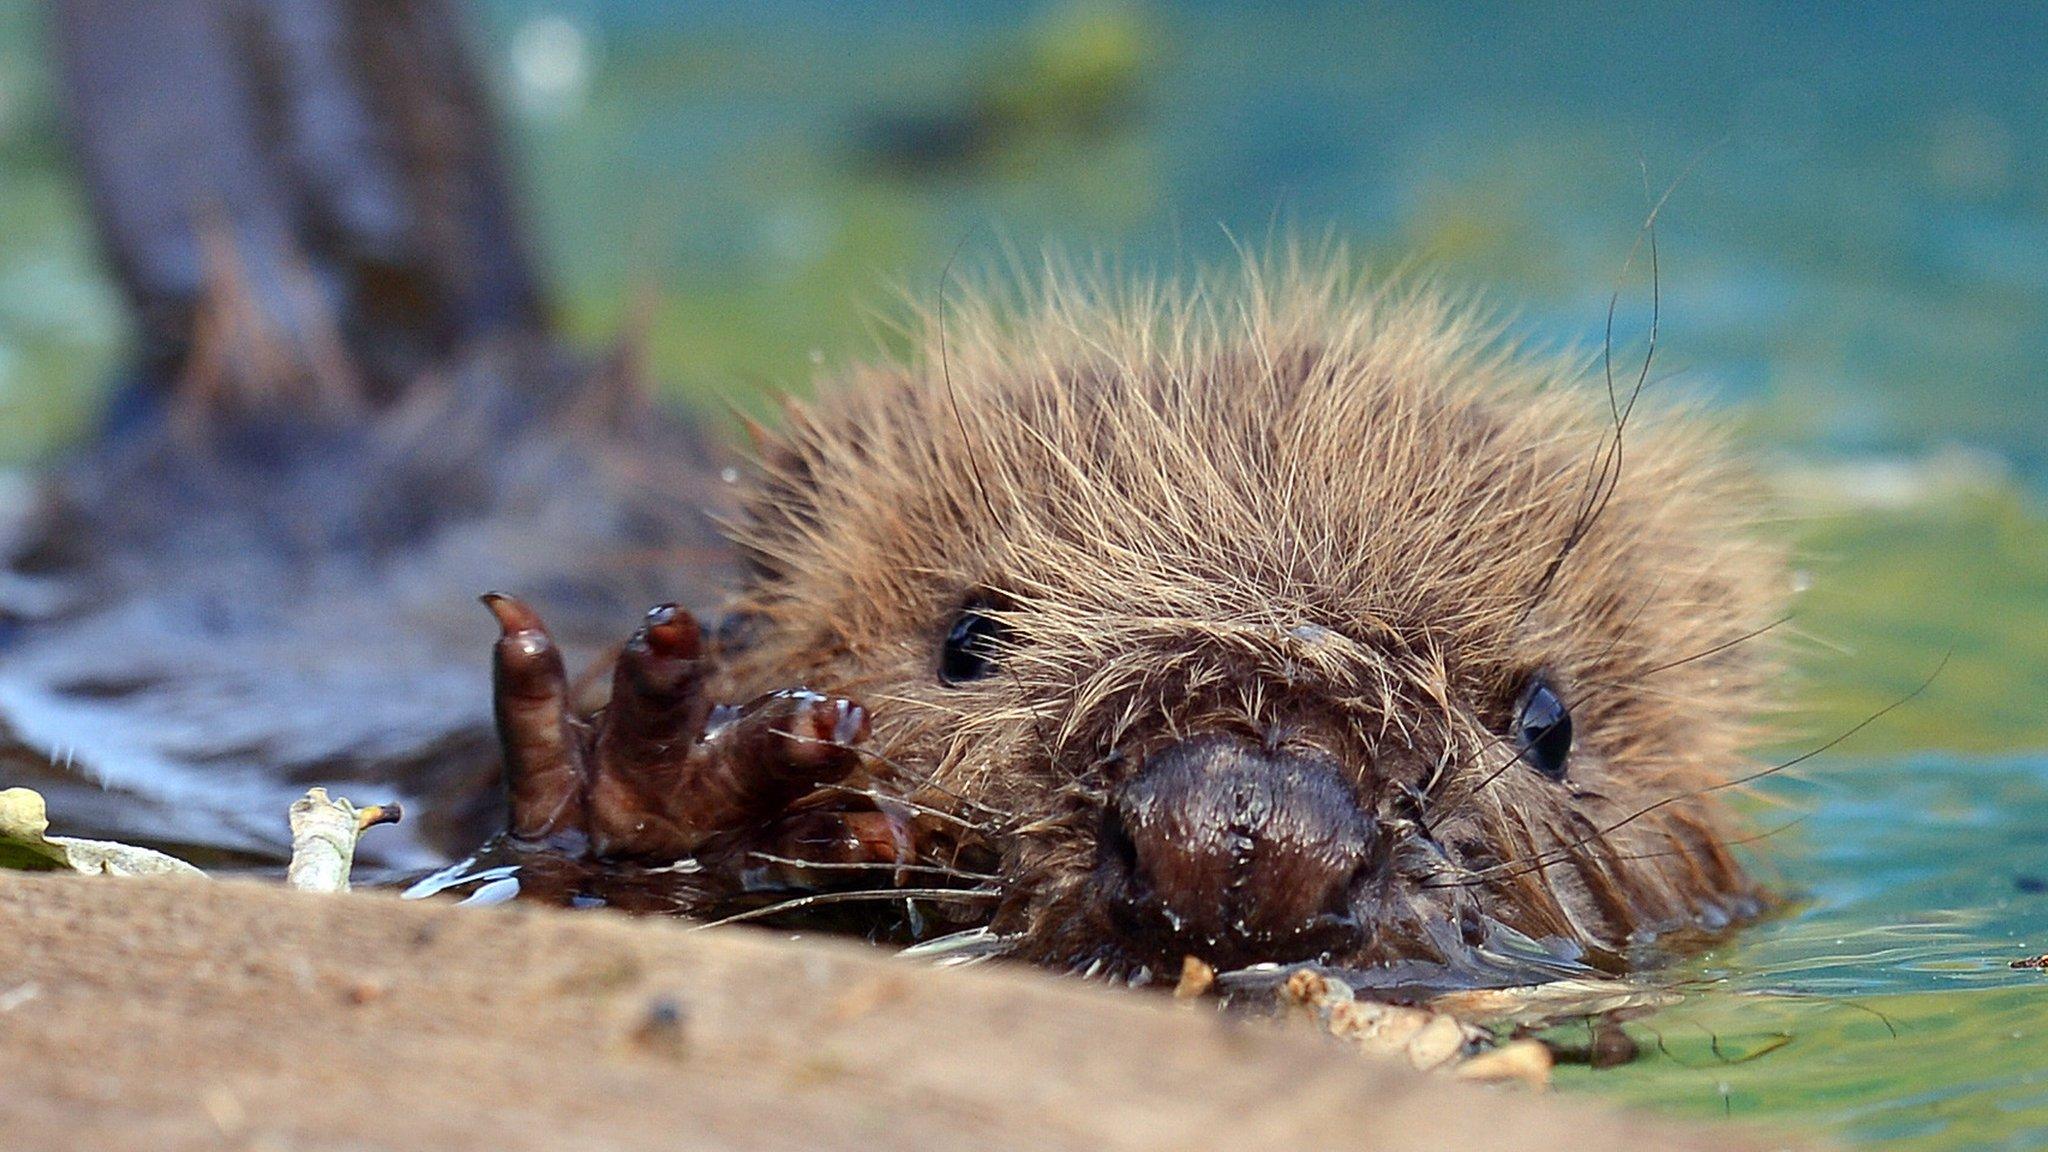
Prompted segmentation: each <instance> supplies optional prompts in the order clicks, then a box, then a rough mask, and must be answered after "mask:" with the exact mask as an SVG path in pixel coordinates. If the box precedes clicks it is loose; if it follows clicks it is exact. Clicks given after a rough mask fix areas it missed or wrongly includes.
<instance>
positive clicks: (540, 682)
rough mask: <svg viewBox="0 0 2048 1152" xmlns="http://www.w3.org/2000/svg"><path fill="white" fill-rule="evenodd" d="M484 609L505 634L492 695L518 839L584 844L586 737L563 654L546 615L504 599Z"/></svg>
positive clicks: (495, 653)
mask: <svg viewBox="0 0 2048 1152" xmlns="http://www.w3.org/2000/svg"><path fill="white" fill-rule="evenodd" d="M483 602H484V607H486V608H489V609H490V610H491V615H492V616H495V617H496V618H497V620H498V628H499V635H498V642H497V643H496V644H495V645H493V646H492V648H491V688H492V697H493V703H494V705H495V708H494V710H495V713H496V716H497V722H498V742H499V744H500V746H501V747H502V748H503V749H504V753H505V784H506V789H507V791H508V792H509V793H510V797H511V806H512V818H511V833H512V835H513V836H515V837H518V838H519V839H521V840H547V841H560V840H562V839H563V838H564V837H577V838H580V837H582V836H584V835H585V833H586V829H587V825H588V817H587V813H586V812H585V804H584V778H585V771H584V758H583V733H582V732H581V731H579V728H580V725H578V723H577V722H576V720H575V718H574V717H572V716H571V715H570V714H569V680H568V674H567V672H566V671H565V670H564V669H563V666H562V651H561V649H560V648H558V647H556V646H555V640H554V637H552V636H550V635H548V630H547V626H546V625H544V624H542V623H541V619H540V615H539V613H536V612H535V611H534V610H533V609H532V608H529V607H527V606H526V605H525V604H524V603H522V602H520V601H518V600H516V599H514V598H512V597H510V596H506V595H503V594H501V593H498V592H489V593H486V594H485V595H484V596H483ZM563 846H564V847H566V846H568V845H563Z"/></svg>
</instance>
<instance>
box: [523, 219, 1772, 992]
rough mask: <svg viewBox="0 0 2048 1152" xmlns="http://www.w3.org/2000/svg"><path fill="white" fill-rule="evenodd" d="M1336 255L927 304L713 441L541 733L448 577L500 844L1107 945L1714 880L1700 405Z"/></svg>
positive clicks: (1654, 908)
mask: <svg viewBox="0 0 2048 1152" xmlns="http://www.w3.org/2000/svg"><path fill="white" fill-rule="evenodd" d="M1340 263H1341V261H1335V260H1311V261H1304V260H1302V259H1300V258H1294V259H1289V260H1287V261H1285V262H1284V263H1282V264H1277V265H1274V266H1272V267H1270V268H1267V269H1265V270H1260V269H1258V268H1251V269H1248V270H1247V271H1245V272H1244V273H1243V274H1241V275H1239V276H1235V277H1224V278H1221V279H1215V280H1209V281H1205V282H1202V283H1200V284H1199V285H1198V286H1196V287H1195V288H1193V289H1191V290H1188V291H1186V292H1185V293H1178V292H1176V291H1175V290H1173V289H1170V288H1154V289H1144V290H1139V291H1136V292H1133V293H1130V294H1122V295H1120V294H1116V293H1114V292H1112V291H1110V290H1108V289H1106V288H1105V287H1104V286H1102V285H1099V284H1094V283H1090V282H1087V281H1085V280H1082V279H1078V278H1075V277H1072V276H1067V275H1054V276H1052V277H1050V278H1049V279H1048V280H1047V282H1046V283H1045V284H1044V286H1043V287H1042V290H1041V291H1040V293H1039V294H1038V295H1036V296H1035V297H1034V298H1033V299H1031V300H1029V301H1026V302H1022V304H1021V306H1016V302H1011V304H1009V305H1006V304H1005V303H1003V302H998V301H993V300H990V299H982V300H979V301H976V302H973V303H970V304H967V305H965V306H963V307H961V308H958V309H954V310H952V311H949V312H941V313H939V315H938V316H936V317H934V318H932V319H931V320H930V322H929V323H928V324H927V325H926V327H925V331H924V333H923V336H922V341H921V344H920V347H919V351H918V353H917V355H916V356H915V357H913V358H912V359H911V361H910V363H909V364H908V366H885V367H874V368H868V369H864V370H859V371H855V372H852V373H850V374H848V375H846V376H844V377H843V378H840V379H838V380H836V381H833V382H831V383H829V384H827V385H826V386H824V387H823V388H822V389H821V390H820V392H819V395H818V397H817V399H815V400H814V401H811V402H809V403H806V404H802V405H797V406H793V407H792V408H791V409H790V412H789V418H788V421H787V423H786V425H785V426H784V427H782V428H780V429H777V430H775V431H771V432H764V433H761V438H762V439H761V444H760V449H761V450H760V453H759V461H758V465H757V466H756V467H755V468H754V469H753V470H751V471H750V472H749V474H748V475H747V476H746V477H745V478H744V479H742V480H741V481H740V484H739V491H740V495H741V500H740V505H741V512H740V513H739V514H738V516H737V517H736V519H735V521H734V522H733V524H732V525H731V536H732V538H733V540H734V542H735V543H736V544H737V546H738V548H739V550H740V552H741V555H742V558H743V560H744V570H745V576H744V578H743V582H742V585H741V587H740V589H739V591H738V593H737V595H736V597H735V598H734V599H733V601H732V603H731V605H730V609H729V615H728V616H727V617H726V619H725V622H724V623H723V624H722V625H721V626H720V627H719V628H718V630H717V633H716V636H715V637H714V638H712V639H710V640H709V641H708V642H706V643H705V644H704V645H703V646H700V643H699V636H698V630H697V628H696V627H695V625H694V624H693V623H692V622H691V621H690V619H689V617H688V616H687V614H685V613H683V612H682V611H681V610H680V609H677V608H674V607H672V606H670V607H664V608H661V609H657V610H656V611H655V613H654V614H653V615H652V616H650V618H649V622H648V624H647V626H646V627H644V628H643V629H642V630H641V631H640V632H639V633H637V634H636V635H635V636H634V638H633V639H632V640H631V641H630V642H629V643H628V644H627V646H626V647H625V648H624V650H623V652H622V654H621V656H620V659H619V663H618V667H617V670H616V674H615V679H614V687H613V696H612V700H611V703H610V705H609V706H608V707H607V708H605V709H604V710H602V711H601V712H599V713H598V714H597V715H596V716H595V717H594V718H593V719H592V721H591V722H590V723H588V724H585V723H583V722H580V721H578V720H576V719H574V718H573V716H571V714H570V712H571V710H570V708H569V707H568V705H567V703H566V687H565V680H564V678H563V675H562V668H561V661H560V658H559V656H558V655H556V654H555V652H554V650H553V648H552V646H551V645H550V644H549V642H548V640H547V635H546V633H545V631H544V630H543V629H542V628H541V626H540V623H539V620H538V618H537V617H536V616H535V615H534V614H533V613H532V612H531V611H530V610H528V609H526V608H525V607H524V606H523V605H521V604H519V603H517V602H516V601H511V600H507V599H503V598H493V599H492V606H493V610H494V611H495V612H496V613H497V615H498V616H499V619H500V621H501V623H502V624H503V625H504V626H505V629H506V631H505V638H504V639H503V640H501V641H500V644H499V646H498V673H499V675H498V683H499V697H498V701H499V712H498V716H499V725H500V731H501V734H502V735H503V738H504V740H505V744H506V748H507V753H508V756H507V762H508V767H509V769H510V773H511V777H512V786H513V797H514V804H513V830H514V833H515V835H516V836H517V837H520V838H522V839H523V840H526V841H532V840H543V841H548V842H550V843H552V844H553V845H554V846H555V847H557V848H563V849H568V850H570V851H572V852H585V853H589V854H592V855H595V856H599V857H608V858H614V859H620V858H631V859H639V860H644V861H659V862H668V861H671V860H674V859H677V858H679V857H694V858H695V859H696V861H697V862H698V864H699V865H701V866H702V867H703V868H705V869H706V870H707V871H708V872H709V873H710V874H712V875H714V876H716V875H726V876H731V877H742V876H744V877H750V878H751V879H752V880H753V881H754V882H756V883H759V882H761V880H762V878H763V877H764V876H766V877H770V878H772V879H775V880H778V881H781V882H784V883H791V882H794V883H796V884H797V885H799V887H800V889H810V888H818V889H830V888H834V887H842V888H845V887H850V888H852V889H854V890H855V891H856V892H860V891H866V892H873V893H889V892H892V891H894V890H895V889H896V888H897V887H900V886H904V885H913V884H914V885H917V886H918V887H919V888H920V889H923V888H929V887H933V886H934V882H933V881H932V880H931V878H932V877H937V878H938V880H937V881H936V886H937V887H938V888H940V889H943V887H944V886H945V885H946V884H948V883H957V884H961V885H962V886H965V887H967V888H969V889H970V891H969V892H968V893H966V894H964V895H961V896H958V897H955V898H952V899H948V898H946V895H945V893H944V892H943V891H939V892H935V893H934V895H935V896H936V897H937V898H938V900H937V905H936V906H937V907H938V908H939V909H940V910H941V911H942V913H943V914H946V915H949V916H951V917H952V918H953V919H955V920H956V921H960V920H964V921H965V922H966V923H969V924H982V925H985V926H986V929H987V931H986V932H984V933H977V934H975V938H976V939H977V940H978V941H979V942H980V945H981V946H982V947H985V948H989V949H992V950H995V951H999V952H1001V953H1004V954H1008V955H1013V956H1017V957H1021V958H1025V959H1029V960H1032V961H1036V962H1039V963H1042V964H1048V965H1053V966H1057V967H1085V968H1087V969H1089V970H1090V971H1094V972H1108V973H1110V974H1122V975H1130V976H1137V975H1140V974H1142V973H1148V972H1158V971H1162V970H1164V966H1167V965H1176V966H1177V965H1178V963H1179V961H1180V959H1181V958H1182V957H1183V956H1187V955H1194V956H1198V957H1200V958H1202V959H1204V960H1207V961H1209V962H1211V963H1213V964H1215V965H1217V966H1219V967H1235V966H1242V965H1248V964H1252V963H1257V962H1265V961H1281V962H1285V961H1300V960H1317V961H1321V962H1324V963H1328V964H1333V965H1337V966H1341V967H1346V968H1356V969H1377V970H1382V971H1387V970H1419V969H1432V970H1448V971H1450V972H1453V973H1464V974H1466V975H1467V976H1474V975H1477V974H1479V973H1483V972H1499V971H1503V970H1512V969H1514V968H1516V967H1517V966H1518V965H1519V966H1521V967H1523V968H1524V969H1525V971H1524V973H1523V974H1524V975H1525V976H1526V975H1528V969H1530V968H1531V966H1533V967H1535V968H1540V967H1541V966H1542V965H1544V964H1546V963H1550V962H1553V961H1572V960H1577V961H1580V962H1584V963H1592V964H1594V965H1595V966H1600V967H1612V966H1613V965H1614V964H1615V963H1618V962H1619V961H1620V954H1621V953H1622V952H1623V951H1624V950H1625V949H1626V948H1627V947H1628V946H1629V945H1630V944H1631V943H1634V942H1640V941H1642V940H1644V939H1646V938H1648V937H1650V936H1652V935H1654V934H1656V933H1660V932H1663V931H1666V930H1669V929H1672V928H1675V927H1679V926H1686V925H1706V926H1718V925H1721V924H1724V923H1726V922H1727V921H1728V920H1729V919H1730V918H1731V917H1732V916H1735V915H1739V914H1741V913H1742V912H1743V911H1744V910H1745V909H1748V908H1750V907H1752V906H1753V903H1754V900H1755V892H1754V888H1753V886H1752V884H1751V882H1750V881H1749V880H1748V879H1746V878H1745V876H1744V874H1743V872H1742V870H1741V869H1740V867H1738V865H1737V864H1736V862H1735V861H1734V860H1732V859H1731V858H1730V855H1729V853H1728V851H1727V849H1726V847H1725V844H1726V835H1727V832H1726V828H1727V817H1726V814H1725V813H1724V812H1723V811H1722V806H1721V804H1720V803H1719V800H1718V792H1719V790H1721V789H1722V788H1724V787H1725V786H1728V785H1730V784H1732V783H1733V782H1734V780H1735V778H1736V777H1738V776H1740V775H1742V774H1743V772H1744V768H1745V763H1746V762H1745V760H1744V754H1743V748H1744V745H1745V743H1746V742H1747V741H1748V740H1749V739H1750V737H1751V736H1752V734H1753V731H1752V717H1753V714H1754V713H1755V712H1756V710H1757V706H1758V703H1759V696H1760V693H1761V690H1762V689H1763V687H1764V683H1765V680H1766V678H1767V676H1768V675H1769V672H1770V666H1769V664H1768V663H1767V660H1766V658H1765V657H1764V656H1763V655H1760V653H1759V646H1758V645H1757V644H1755V643H1751V642H1748V641H1749V640H1750V639H1751V637H1753V636H1754V635H1756V634H1757V633H1759V632H1760V631H1762V630H1764V629H1765V627H1766V625H1767V623H1768V621H1769V620H1770V619H1771V618H1772V617H1773V616H1774V614H1775V611H1776V608H1777V604H1778V597H1779V589H1780V588H1781V586H1782V581H1781V580H1780V579H1779V574H1778V567H1777V557H1776V556H1775V554H1774V553H1773V551H1772V550H1771V549H1770V548H1768V547H1766V546H1764V545H1762V544H1760V543H1759V542H1758V541H1757V540H1756V538H1755V537H1754V535H1753V534H1752V533H1751V532H1750V531H1749V529H1748V525H1747V521H1748V520H1749V518H1750V515H1751V514H1750V511H1749V510H1750V509H1751V507H1752V501H1751V500H1750V498H1749V496H1748V494H1747V493H1745V491H1744V490H1743V488H1742V486H1741V484H1740V483H1739V482H1738V481H1737V480H1736V479H1734V478H1733V476H1732V475H1731V473H1730V471H1729V470H1728V469H1727V468H1726V467H1725V466H1724V464H1723V462H1722V460H1721V458H1720V456H1719V455H1718V454H1717V452H1716V449H1715V445H1714V440H1715V437H1714V436H1713V435H1712V434H1711V433H1710V432H1709V431H1708V430H1707V429H1706V428H1705V427H1704V426H1703V424H1702V423H1701V422H1700V421H1699V420H1698V419H1696V418H1689V417H1682V416H1681V417H1672V416H1667V417H1666V418H1664V419H1662V420H1659V421H1655V422H1651V421H1646V420H1644V419H1642V418H1641V417H1638V418H1636V419H1634V420H1631V419H1630V409H1631V408H1632V407H1633V400H1632V398H1631V397H1630V396H1628V395H1626V394H1621V395H1614V394H1610V393H1602V392H1599V391H1596V390H1592V389H1588V388H1585V387H1583V386H1581V385H1580V384H1578V383H1576V382H1575V378H1576V377H1577V376H1579V375H1580V374H1581V373H1580V370H1579V366H1578V365H1577V364H1575V363H1573V362H1568V361H1565V360H1562V359H1558V358H1554V357H1542V356H1531V355H1523V354H1519V353H1516V352H1512V351H1508V350H1504V349H1502V348H1501V347H1500V344H1499V342H1498V340H1497V339H1496V338H1495V334H1494V333H1493V332H1491V331H1489V330H1487V329H1485V328H1483V327H1482V326H1479V325H1477V324H1476V323H1475V321H1474V320H1473V319H1472V318H1471V317H1470V316H1469V315H1468V314H1467V313H1465V312H1464V311H1461V310H1460V309H1457V308H1454V307H1451V306H1449V305H1447V304H1445V303H1444V302H1443V301H1442V300H1441V299H1439V298H1437V297H1435V296H1433V295H1430V294H1428V293H1425V292H1400V291H1394V290H1378V291H1370V290H1367V289H1364V288H1362V287H1360V286H1359V285H1357V284H1355V283H1354V282H1353V281H1352V280H1351V279H1349V278H1348V277H1347V275H1346V274H1345V273H1343V272H1340V271H1337V270H1335V269H1336V266H1337V265H1339V264H1340ZM1624 429H1625V431H1624ZM821 694H829V695H821ZM744 700H753V701H754V703H753V704H751V705H749V706H747V707H745V708H741V709H731V708H720V709H714V708H712V707H711V703H712V702H719V703H726V702H736V701H744ZM870 709H871V713H870V711H869V710H870ZM806 863H809V864H810V865H812V866H809V867H806V866H805V865H806ZM764 868H765V869H766V871H765V872H764V871H763V870H764ZM797 903H802V901H801V900H799V901H797Z"/></svg>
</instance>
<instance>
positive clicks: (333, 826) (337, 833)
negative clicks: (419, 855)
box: [284, 788, 400, 892]
mask: <svg viewBox="0 0 2048 1152" xmlns="http://www.w3.org/2000/svg"><path fill="white" fill-rule="evenodd" d="M399 816H400V811H399V807H398V805H396V804H372V805H370V806H369V807H366V808H358V807H356V806H355V805H353V804H351V803H349V802H348V801H347V800H342V799H330V798H329V797H328V795H327V789H325V788H309V789H307V790H306V794H305V795H304V796H301V797H299V799H297V800H295V801H293V802H292V807H291V813H290V818H291V825H292V862H291V864H290V866H289V867H287V868H286V869H285V874H284V879H285V883H287V884H289V885H291V886H292V887H294V888H296V889H298V890H299V891H301V892H346V891H348V875H349V871H350V869H351V868H353V867H354V865H355V858H356V841H357V840H359V839H361V837H362V835H363V833H364V832H367V831H369V830H370V829H372V828H375V827H376V826H377V825H379V824H396V823H397V822H398V819H399Z"/></svg>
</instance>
